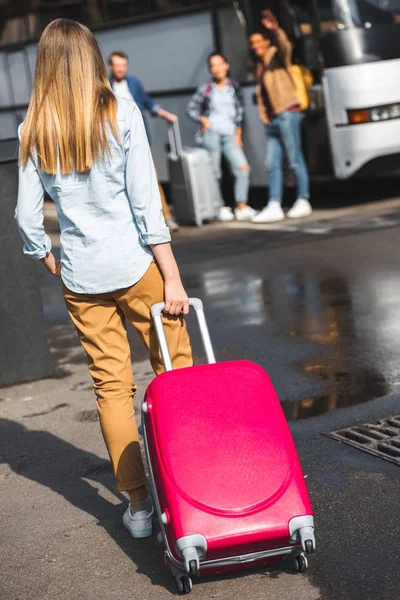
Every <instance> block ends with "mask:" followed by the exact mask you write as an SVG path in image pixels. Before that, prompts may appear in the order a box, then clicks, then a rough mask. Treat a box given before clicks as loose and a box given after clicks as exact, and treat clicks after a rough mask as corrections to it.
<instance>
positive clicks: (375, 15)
mask: <svg viewBox="0 0 400 600" xmlns="http://www.w3.org/2000/svg"><path fill="white" fill-rule="evenodd" d="M318 6H319V9H320V21H321V29H322V30H323V31H327V30H332V29H351V28H354V27H373V26H375V25H384V24H392V23H396V22H399V21H400V0H318Z"/></svg>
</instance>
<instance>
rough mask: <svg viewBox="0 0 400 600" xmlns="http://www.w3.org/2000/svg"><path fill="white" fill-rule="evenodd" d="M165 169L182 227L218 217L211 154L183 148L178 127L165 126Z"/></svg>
mask: <svg viewBox="0 0 400 600" xmlns="http://www.w3.org/2000/svg"><path fill="white" fill-rule="evenodd" d="M168 138H169V145H170V152H169V154H168V167H169V177H170V186H171V195H172V198H173V204H174V214H175V217H176V219H177V221H178V222H179V223H180V224H181V225H197V226H200V225H202V224H203V223H204V222H205V221H213V220H215V219H217V218H218V213H219V208H220V204H221V202H220V192H219V187H218V183H217V181H216V179H215V175H214V171H213V168H212V162H211V157H210V154H209V153H208V152H207V150H204V148H183V147H182V141H181V135H180V130H179V124H178V122H177V121H176V122H175V123H173V124H172V125H169V126H168Z"/></svg>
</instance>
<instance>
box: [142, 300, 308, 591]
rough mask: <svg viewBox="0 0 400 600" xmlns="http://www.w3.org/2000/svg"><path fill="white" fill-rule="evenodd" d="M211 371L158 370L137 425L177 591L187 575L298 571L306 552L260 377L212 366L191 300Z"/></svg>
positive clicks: (284, 434) (298, 487) (272, 406)
mask: <svg viewBox="0 0 400 600" xmlns="http://www.w3.org/2000/svg"><path fill="white" fill-rule="evenodd" d="M190 304H191V306H193V307H194V309H195V311H196V315H197V318H198V322H199V326H200V332H201V336H202V340H203V343H204V347H205V350H206V355H207V358H208V361H209V363H210V364H206V365H199V366H194V367H189V368H185V369H177V370H172V364H171V359H170V356H169V351H168V346H167V342H166V338H165V333H164V329H163V325H162V319H161V314H162V310H163V309H164V304H163V303H160V304H156V305H155V306H153V308H152V316H153V319H154V322H155V327H156V332H157V337H158V340H159V343H160V348H161V353H162V356H163V360H164V364H165V367H166V372H165V373H162V374H161V375H159V376H158V377H156V378H155V379H154V380H153V381H152V383H151V384H150V385H149V386H148V388H147V391H146V396H145V399H144V402H143V406H142V427H143V435H144V443H145V450H146V457H147V462H148V466H149V473H150V480H151V484H152V488H153V496H154V501H155V506H156V510H157V513H158V517H159V521H160V526H161V534H159V535H160V538H161V539H162V540H163V541H164V543H165V548H166V550H165V559H166V562H167V564H169V565H170V566H171V569H172V572H173V574H174V576H175V578H176V583H177V588H178V591H180V592H183V593H189V592H190V590H191V589H192V579H193V577H198V576H203V575H210V574H216V573H219V572H223V571H228V570H231V571H233V570H240V569H243V568H246V567H247V568H250V567H254V566H259V565H265V564H271V563H276V562H279V561H280V560H282V558H284V557H286V556H288V555H290V557H291V559H292V563H293V566H294V567H295V568H296V569H297V570H298V571H304V570H305V569H306V568H307V558H306V554H307V553H308V554H309V553H312V552H313V551H314V549H315V538H314V519H313V516H312V509H311V504H310V500H309V497H308V493H307V489H306V485H305V481H304V477H303V473H302V470H301V466H300V463H299V459H298V457H297V453H296V449H295V446H294V443H293V440H292V436H291V434H290V430H289V427H288V425H287V422H286V419H285V417H284V414H283V411H282V408H281V406H280V403H279V400H278V398H277V396H276V393H275V391H274V389H273V387H272V384H271V381H270V380H269V378H268V375H267V374H266V373H265V372H264V371H263V369H261V367H259V366H258V365H256V364H254V363H252V362H249V361H239V360H238V361H229V362H223V363H216V362H215V358H214V353H213V349H212V345H211V340H210V336H209V333H208V329H207V324H206V320H205V316H204V311H203V305H202V302H201V300H198V299H196V298H192V299H191V300H190Z"/></svg>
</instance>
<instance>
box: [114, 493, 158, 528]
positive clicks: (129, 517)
mask: <svg viewBox="0 0 400 600" xmlns="http://www.w3.org/2000/svg"><path fill="white" fill-rule="evenodd" d="M153 514H154V508H153V503H152V501H151V498H150V496H149V497H148V498H147V500H145V501H144V502H142V503H141V505H140V507H139V509H135V508H133V509H132V504H131V503H129V506H128V508H127V509H126V511H125V513H124V516H123V517H122V520H123V523H124V525H125V527H126V528H127V530H128V531H129V533H130V534H131V536H132V537H133V538H147V537H150V536H151V535H152V533H153Z"/></svg>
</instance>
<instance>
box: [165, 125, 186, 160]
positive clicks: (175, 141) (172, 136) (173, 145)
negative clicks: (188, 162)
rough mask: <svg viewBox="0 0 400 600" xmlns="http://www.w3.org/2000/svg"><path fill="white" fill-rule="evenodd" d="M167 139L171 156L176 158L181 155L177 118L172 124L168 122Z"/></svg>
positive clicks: (181, 147) (180, 139) (181, 148)
mask: <svg viewBox="0 0 400 600" xmlns="http://www.w3.org/2000/svg"><path fill="white" fill-rule="evenodd" d="M168 141H169V146H170V149H171V155H172V157H173V158H175V159H176V158H178V157H179V156H182V152H183V146H182V138H181V130H180V128H179V121H178V120H177V121H175V122H174V123H172V124H168Z"/></svg>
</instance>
